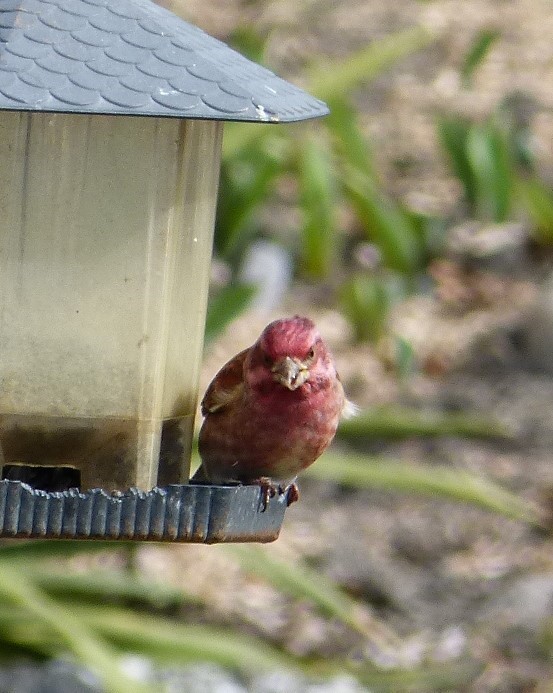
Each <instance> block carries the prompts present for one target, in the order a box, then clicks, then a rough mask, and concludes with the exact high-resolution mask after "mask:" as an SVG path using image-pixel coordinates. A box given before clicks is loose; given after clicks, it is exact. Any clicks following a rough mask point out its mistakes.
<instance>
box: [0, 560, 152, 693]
mask: <svg viewBox="0 0 553 693" xmlns="http://www.w3.org/2000/svg"><path fill="white" fill-rule="evenodd" d="M0 599H1V601H2V602H8V603H12V604H15V605H17V606H19V607H21V608H22V609H24V610H25V611H26V612H27V613H28V614H30V615H32V617H33V620H34V621H36V623H37V624H38V626H43V627H47V629H48V630H49V631H51V632H52V633H53V634H54V636H55V639H57V641H58V648H57V649H58V651H63V649H67V650H69V651H70V652H72V653H73V654H74V655H75V657H76V658H77V659H79V661H80V662H81V663H82V664H83V665H85V666H87V667H88V668H89V669H90V670H91V671H93V672H95V673H96V674H97V675H98V676H100V678H101V679H102V681H103V684H104V686H105V689H106V690H107V691H110V692H111V693H128V691H130V690H133V691H137V692H140V691H144V692H146V691H151V690H152V689H151V688H150V687H146V686H143V685H142V684H139V682H138V681H134V680H131V679H129V678H128V677H127V676H125V675H124V674H123V672H122V670H121V669H120V667H119V666H118V663H117V656H116V653H115V652H114V651H113V650H112V649H111V648H109V646H108V645H107V644H106V643H105V642H104V641H103V640H102V639H101V638H100V637H98V636H97V635H96V634H95V633H94V630H92V629H91V628H90V627H89V625H88V624H85V623H83V622H82V620H81V619H80V618H78V617H77V615H76V614H75V612H74V609H73V608H68V607H66V606H63V605H61V604H58V603H57V602H56V601H55V600H53V599H51V598H50V597H49V596H48V595H47V594H46V593H45V592H43V591H42V590H41V589H40V588H39V587H37V586H36V585H35V584H34V583H33V581H32V580H29V579H28V578H27V576H26V575H25V574H24V572H23V571H22V570H17V569H15V568H10V567H8V566H7V565H5V564H4V565H2V566H1V568H0ZM31 639H32V638H31Z"/></svg>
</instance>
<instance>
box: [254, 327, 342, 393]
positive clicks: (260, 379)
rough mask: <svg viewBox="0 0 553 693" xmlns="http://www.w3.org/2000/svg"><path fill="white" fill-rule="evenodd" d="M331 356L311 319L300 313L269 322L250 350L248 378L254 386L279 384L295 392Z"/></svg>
mask: <svg viewBox="0 0 553 693" xmlns="http://www.w3.org/2000/svg"><path fill="white" fill-rule="evenodd" d="M328 362H330V357H329V355H328V352H327V350H326V347H325V345H324V343H323V341H322V339H321V336H320V334H319V332H318V330H317V328H316V327H315V325H314V324H313V322H312V321H311V320H309V318H302V317H300V316H298V315H296V316H294V317H293V318H285V319H282V320H275V321H274V322H272V323H270V324H269V325H267V327H266V328H265V329H264V330H263V332H262V333H261V336H260V337H259V339H258V340H257V342H256V343H255V344H254V345H253V347H252V350H251V353H250V363H249V369H248V370H249V373H248V376H247V378H248V380H249V381H250V384H251V385H253V386H256V385H257V386H264V387H267V386H269V385H270V384H273V386H274V384H275V383H277V384H279V385H281V386H282V387H284V388H286V389H287V390H290V391H294V390H297V389H298V388H300V387H301V386H302V385H304V384H305V383H306V382H308V381H309V379H310V378H312V377H313V375H314V374H316V373H317V371H318V369H319V368H320V367H321V365H322V364H324V365H325V366H326V365H327V364H328Z"/></svg>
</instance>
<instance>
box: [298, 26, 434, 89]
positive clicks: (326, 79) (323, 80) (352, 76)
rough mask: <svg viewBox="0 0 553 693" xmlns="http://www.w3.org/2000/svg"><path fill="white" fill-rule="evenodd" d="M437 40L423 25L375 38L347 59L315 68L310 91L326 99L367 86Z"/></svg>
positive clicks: (309, 84) (309, 85) (312, 71)
mask: <svg viewBox="0 0 553 693" xmlns="http://www.w3.org/2000/svg"><path fill="white" fill-rule="evenodd" d="M433 40H434V37H433V36H432V35H431V34H429V33H428V31H426V30H425V29H423V28H422V27H412V28H409V29H405V30H404V31H400V32H397V33H396V34H392V35H391V36H386V37H385V38H382V39H380V40H378V41H373V42H372V43H371V44H369V45H368V46H367V47H366V48H364V49H363V50H361V51H359V52H357V53H354V54H353V55H350V56H349V57H347V58H345V59H344V60H341V61H335V62H333V63H332V64H328V63H325V64H322V65H317V66H316V67H313V68H312V70H311V72H310V75H309V82H308V86H307V90H308V91H309V92H310V93H312V94H314V95H315V96H318V97H319V98H321V99H323V100H325V101H334V100H335V99H337V98H342V97H344V96H345V95H346V94H348V93H349V92H350V91H351V90H352V89H354V88H355V87H357V86H359V85H360V84H361V83H363V85H365V86H366V84H367V83H368V82H370V81H371V80H373V79H376V78H377V77H378V76H379V75H381V74H382V73H383V72H384V71H385V70H387V69H389V68H390V67H391V66H392V65H394V64H395V63H397V62H398V61H399V60H401V59H402V58H404V57H406V56H408V55H410V54H411V53H414V52H415V51H418V50H421V49H422V48H425V47H426V46H428V45H429V44H430V43H431V42H432V41H433Z"/></svg>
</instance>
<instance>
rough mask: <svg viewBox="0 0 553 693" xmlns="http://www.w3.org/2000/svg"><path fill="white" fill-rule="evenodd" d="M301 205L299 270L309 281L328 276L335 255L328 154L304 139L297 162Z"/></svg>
mask: <svg viewBox="0 0 553 693" xmlns="http://www.w3.org/2000/svg"><path fill="white" fill-rule="evenodd" d="M298 173H299V183H300V205H301V211H302V215H303V226H302V231H301V239H302V253H301V255H302V260H301V263H302V269H303V270H304V272H305V273H306V274H307V275H309V276H310V277H311V278H318V279H321V278H324V277H326V276H327V275H328V273H329V272H330V269H331V266H332V261H333V258H334V254H335V245H336V234H337V229H336V220H335V213H334V208H335V203H336V200H335V197H336V196H335V187H334V176H333V169H332V165H331V161H330V155H329V152H328V150H327V148H326V146H325V144H324V142H320V141H318V140H316V139H314V138H313V137H309V138H307V139H306V141H305V144H304V145H303V147H302V148H301V151H300V156H299V159H298Z"/></svg>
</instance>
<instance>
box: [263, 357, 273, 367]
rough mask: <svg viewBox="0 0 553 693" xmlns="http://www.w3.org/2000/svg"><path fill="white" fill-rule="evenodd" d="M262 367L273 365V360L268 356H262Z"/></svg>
mask: <svg viewBox="0 0 553 693" xmlns="http://www.w3.org/2000/svg"><path fill="white" fill-rule="evenodd" d="M263 365H264V366H272V365H273V359H272V358H271V357H270V356H269V354H263Z"/></svg>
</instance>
